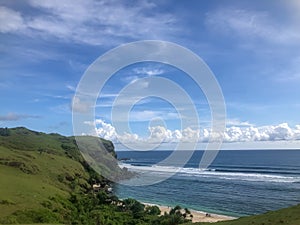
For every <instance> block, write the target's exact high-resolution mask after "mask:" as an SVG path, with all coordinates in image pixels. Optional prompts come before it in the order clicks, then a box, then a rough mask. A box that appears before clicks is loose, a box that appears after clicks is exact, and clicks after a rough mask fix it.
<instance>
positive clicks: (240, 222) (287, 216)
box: [186, 204, 300, 225]
mask: <svg viewBox="0 0 300 225" xmlns="http://www.w3.org/2000/svg"><path fill="white" fill-rule="evenodd" d="M188 224H192V223H186V225H188ZM209 224H211V223H193V225H209ZM214 224H215V225H299V224H300V204H299V205H297V206H293V207H289V208H286V209H280V210H277V211H271V212H267V213H264V214H262V215H256V216H246V217H242V218H239V219H236V220H232V221H223V222H217V223H214Z"/></svg>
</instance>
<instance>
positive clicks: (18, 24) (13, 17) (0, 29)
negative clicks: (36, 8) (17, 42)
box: [0, 6, 25, 33]
mask: <svg viewBox="0 0 300 225" xmlns="http://www.w3.org/2000/svg"><path fill="white" fill-rule="evenodd" d="M24 28H25V24H24V21H23V18H22V15H21V14H20V13H19V12H16V11H14V10H11V9H9V8H6V7H3V6H0V33H10V32H16V31H20V30H22V29H24Z"/></svg>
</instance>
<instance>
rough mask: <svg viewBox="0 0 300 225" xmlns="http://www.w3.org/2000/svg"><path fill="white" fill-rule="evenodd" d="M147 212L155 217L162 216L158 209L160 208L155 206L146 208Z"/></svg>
mask: <svg viewBox="0 0 300 225" xmlns="http://www.w3.org/2000/svg"><path fill="white" fill-rule="evenodd" d="M145 212H146V213H147V214H149V215H154V216H158V215H160V213H161V212H160V209H159V208H158V206H156V205H153V206H146V208H145Z"/></svg>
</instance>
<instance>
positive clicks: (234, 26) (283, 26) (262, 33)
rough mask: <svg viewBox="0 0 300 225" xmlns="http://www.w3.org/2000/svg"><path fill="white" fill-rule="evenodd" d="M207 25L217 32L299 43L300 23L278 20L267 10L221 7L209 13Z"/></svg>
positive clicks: (286, 42) (285, 42)
mask: <svg viewBox="0 0 300 225" xmlns="http://www.w3.org/2000/svg"><path fill="white" fill-rule="evenodd" d="M206 25H207V27H208V28H209V29H212V30H214V31H216V32H223V33H226V34H228V35H232V34H235V35H238V36H239V37H243V38H246V39H249V38H259V39H263V40H266V41H269V42H273V43H281V44H297V45H298V44H299V41H300V30H299V29H298V27H299V24H298V23H297V22H295V21H289V22H283V21H277V19H276V17H274V16H273V15H270V13H268V12H266V11H250V10H244V9H232V8H227V9H219V10H216V11H213V12H209V13H207V16H206Z"/></svg>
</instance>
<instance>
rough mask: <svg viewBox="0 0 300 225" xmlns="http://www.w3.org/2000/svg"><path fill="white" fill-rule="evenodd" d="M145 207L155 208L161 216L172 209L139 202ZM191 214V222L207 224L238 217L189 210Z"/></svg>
mask: <svg viewBox="0 0 300 225" xmlns="http://www.w3.org/2000/svg"><path fill="white" fill-rule="evenodd" d="M141 203H143V204H144V205H146V206H157V207H158V208H159V209H160V211H161V215H163V214H164V213H165V212H167V213H169V211H170V210H171V208H172V207H170V206H166V205H159V204H153V203H148V202H141ZM189 210H190V212H191V214H192V215H193V219H192V222H193V223H195V222H209V223H215V222H218V221H228V220H234V219H237V218H238V217H233V216H226V215H221V214H215V213H207V212H203V211H198V210H194V209H189Z"/></svg>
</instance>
